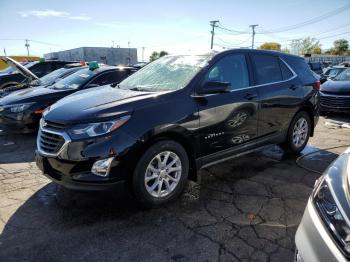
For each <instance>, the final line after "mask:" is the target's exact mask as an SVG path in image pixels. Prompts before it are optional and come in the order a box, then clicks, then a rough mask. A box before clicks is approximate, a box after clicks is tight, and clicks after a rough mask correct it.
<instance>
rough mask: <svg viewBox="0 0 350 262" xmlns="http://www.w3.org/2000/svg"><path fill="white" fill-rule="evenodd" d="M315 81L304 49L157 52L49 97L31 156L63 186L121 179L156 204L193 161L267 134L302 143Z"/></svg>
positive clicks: (212, 159)
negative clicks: (106, 78) (100, 82)
mask: <svg viewBox="0 0 350 262" xmlns="http://www.w3.org/2000/svg"><path fill="white" fill-rule="evenodd" d="M318 88H319V82H318V81H317V80H316V78H315V77H314V75H313V73H312V72H311V70H310V68H309V67H308V66H307V64H306V63H305V61H304V59H302V58H299V57H297V56H293V55H288V54H283V53H279V52H272V51H264V50H250V49H249V50H246V49H236V50H228V51H224V52H222V53H219V54H214V53H210V54H206V55H198V56H195V55H189V56H181V55H179V56H165V57H162V58H159V59H158V60H156V61H154V62H152V63H150V64H148V65H146V66H145V67H143V68H142V69H140V70H139V71H138V72H136V73H135V74H133V75H131V76H130V77H128V78H127V79H125V80H124V81H122V82H121V83H120V84H119V85H118V86H117V88H112V87H109V86H107V87H104V88H99V89H91V90H89V91H85V90H84V91H81V92H78V93H76V94H74V95H71V96H69V97H66V98H64V99H62V100H60V101H58V102H57V103H55V104H53V105H52V106H50V107H49V108H48V109H47V110H46V111H45V112H44V114H43V118H42V119H41V124H40V129H39V133H38V140H37V152H36V162H37V165H38V166H39V168H40V169H41V170H42V171H43V173H44V174H45V175H46V176H47V177H49V178H50V179H51V180H53V181H54V182H56V183H58V184H61V185H63V186H64V187H66V188H69V189H78V190H107V189H113V188H115V187H118V186H120V185H122V184H126V185H127V187H128V188H129V189H131V191H132V193H133V194H134V196H135V197H136V199H137V200H138V201H139V202H140V203H141V204H143V205H145V206H158V205H161V204H164V203H166V202H168V201H170V200H172V199H175V198H176V197H177V196H179V194H180V193H181V192H182V190H183V189H184V186H185V184H186V181H187V179H188V178H189V179H196V170H197V169H199V168H202V167H207V166H209V165H213V164H215V163H218V162H220V161H224V160H227V159H229V158H232V157H235V156H238V155H242V154H245V153H248V152H251V151H252V150H254V149H257V148H259V147H262V146H264V145H266V144H271V143H276V144H281V145H283V147H284V148H286V149H287V150H289V151H290V152H293V153H298V152H300V151H301V150H302V149H303V148H304V147H305V145H306V144H307V141H308V139H309V136H312V135H313V130H314V127H315V125H316V123H317V121H318V96H319V95H318Z"/></svg>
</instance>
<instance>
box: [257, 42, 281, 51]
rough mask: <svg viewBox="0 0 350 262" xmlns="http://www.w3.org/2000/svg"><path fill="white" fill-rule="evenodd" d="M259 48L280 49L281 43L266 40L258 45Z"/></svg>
mask: <svg viewBox="0 0 350 262" xmlns="http://www.w3.org/2000/svg"><path fill="white" fill-rule="evenodd" d="M260 49H265V50H276V51H281V44H279V43H275V42H266V43H263V44H262V45H261V46H260Z"/></svg>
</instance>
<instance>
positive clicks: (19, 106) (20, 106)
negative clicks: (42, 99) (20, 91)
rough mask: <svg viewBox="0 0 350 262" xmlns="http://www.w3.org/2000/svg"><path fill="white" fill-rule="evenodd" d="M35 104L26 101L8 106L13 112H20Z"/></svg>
mask: <svg viewBox="0 0 350 262" xmlns="http://www.w3.org/2000/svg"><path fill="white" fill-rule="evenodd" d="M33 104H34V103H25V104H17V105H10V106H7V107H8V108H9V109H10V111H11V112H12V113H20V112H23V111H25V110H27V109H28V108H29V107H30V106H31V105H33Z"/></svg>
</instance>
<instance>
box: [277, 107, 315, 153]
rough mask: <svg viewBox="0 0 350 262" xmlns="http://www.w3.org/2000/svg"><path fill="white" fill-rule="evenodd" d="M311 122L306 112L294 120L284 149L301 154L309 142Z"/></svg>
mask: <svg viewBox="0 0 350 262" xmlns="http://www.w3.org/2000/svg"><path fill="white" fill-rule="evenodd" d="M310 133H311V121H310V117H309V115H308V114H307V113H306V112H305V111H301V112H299V113H297V114H296V115H295V117H294V118H293V120H292V122H291V124H290V126H289V129H288V133H287V139H286V141H285V143H284V144H283V145H282V147H283V148H284V149H285V150H287V151H288V152H290V153H292V154H298V153H300V152H301V151H302V150H303V149H304V148H305V146H306V144H307V142H308V141H309V137H310Z"/></svg>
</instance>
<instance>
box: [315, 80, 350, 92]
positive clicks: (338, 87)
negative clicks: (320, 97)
mask: <svg viewBox="0 0 350 262" xmlns="http://www.w3.org/2000/svg"><path fill="white" fill-rule="evenodd" d="M321 91H322V92H326V93H334V94H342V95H350V81H333V80H328V81H327V82H325V83H324V84H322V85H321Z"/></svg>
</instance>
